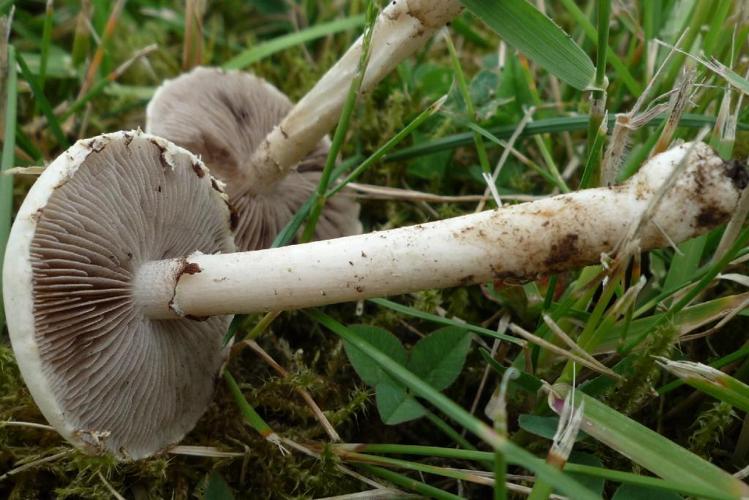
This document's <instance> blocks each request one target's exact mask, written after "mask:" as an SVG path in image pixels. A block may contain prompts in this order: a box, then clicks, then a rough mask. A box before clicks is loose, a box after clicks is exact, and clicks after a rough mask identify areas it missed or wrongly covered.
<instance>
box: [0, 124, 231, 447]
mask: <svg viewBox="0 0 749 500" xmlns="http://www.w3.org/2000/svg"><path fill="white" fill-rule="evenodd" d="M229 220H230V211H229V209H228V205H227V202H226V196H225V195H224V194H223V192H222V191H221V188H220V187H219V185H218V184H217V183H216V182H215V181H213V180H212V179H211V177H210V175H208V170H207V169H206V168H205V167H204V166H203V165H202V163H200V161H199V160H198V159H197V158H196V157H195V156H194V155H192V154H191V153H189V152H188V151H185V150H183V149H181V148H179V147H177V146H175V145H173V144H171V143H169V142H167V141H165V140H163V139H160V138H158V137H153V136H149V135H146V134H142V133H138V132H132V133H127V132H118V133H115V134H109V135H103V136H99V137H96V138H94V139H90V140H84V141H79V142H78V143H76V144H75V145H74V146H73V147H71V148H70V149H69V150H68V151H66V152H65V153H64V154H62V155H61V156H60V157H59V158H57V160H55V161H54V162H53V163H52V164H51V165H50V166H49V167H47V168H46V169H45V171H44V173H43V174H42V175H41V176H40V177H39V179H38V180H37V182H36V183H35V184H34V186H33V188H32V189H31V190H30V191H29V193H28V195H27V197H26V199H25V201H24V203H23V206H22V207H21V209H20V211H19V212H18V215H17V216H16V221H15V224H14V226H13V231H12V232H13V236H12V238H11V239H10V240H9V241H8V247H7V251H6V261H5V265H4V269H3V285H4V290H5V292H6V294H5V296H4V298H5V311H6V314H7V321H8V330H9V332H10V337H11V342H12V344H13V349H14V351H15V353H16V358H17V360H18V365H19V367H20V369H21V373H22V374H23V377H24V379H25V380H26V383H27V384H28V386H29V389H30V390H31V394H32V395H33V397H34V400H35V401H36V403H37V405H38V406H39V408H40V409H41V410H42V413H43V414H44V416H45V417H47V420H48V421H49V423H50V424H52V425H53V426H54V427H55V428H56V429H57V430H58V431H59V432H60V433H61V434H62V435H63V436H64V437H65V438H66V439H68V440H69V441H71V442H72V443H74V444H76V445H77V446H79V447H82V448H84V449H86V450H88V451H90V452H100V451H108V452H111V453H113V454H115V455H117V456H118V457H120V458H133V459H137V458H141V457H145V456H149V455H152V454H153V453H156V452H158V451H160V450H163V449H165V448H167V447H168V446H170V445H173V444H176V443H177V442H179V441H180V440H181V439H182V437H183V436H184V435H185V433H187V432H188V431H189V430H190V429H192V428H193V427H194V426H195V423H196V422H197V420H198V418H200V416H201V415H202V414H203V412H204V411H205V409H206V408H207V406H208V403H209V402H210V400H211V398H212V395H213V389H214V384H215V378H216V376H217V375H218V371H219V368H220V367H221V365H222V363H223V362H224V361H225V359H226V355H227V352H226V349H225V348H224V346H223V336H224V334H225V332H226V329H227V327H228V325H229V322H230V320H231V317H230V316H215V317H212V318H210V319H208V320H207V321H185V322H175V321H153V320H150V319H147V318H145V317H144V316H143V314H142V313H141V312H140V310H139V307H138V305H137V304H136V301H135V300H134V297H133V294H132V281H133V277H134V276H135V275H136V274H137V272H138V269H139V268H140V267H141V266H142V265H143V264H144V263H145V262H150V261H153V260H155V259H156V260H158V259H164V258H172V257H180V256H183V255H188V254H190V253H193V252H195V251H196V250H199V251H201V252H204V253H206V254H210V253H215V252H231V251H233V250H234V241H233V238H232V232H231V229H230V222H229ZM183 264H184V265H183V266H182V268H181V269H176V268H175V271H177V272H180V273H190V272H193V270H194V267H191V266H190V265H189V264H188V263H186V262H184V261H183Z"/></svg>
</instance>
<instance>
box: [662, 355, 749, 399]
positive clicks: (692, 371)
mask: <svg viewBox="0 0 749 500" xmlns="http://www.w3.org/2000/svg"><path fill="white" fill-rule="evenodd" d="M658 364H659V365H660V366H661V367H662V368H664V369H665V370H666V371H668V372H669V373H670V374H671V375H674V376H676V377H678V378H679V379H681V380H682V381H684V382H686V383H687V384H689V385H691V386H692V387H694V388H695V389H698V390H700V391H702V392H704V393H705V394H709V395H711V396H712V397H714V398H716V399H719V400H721V401H724V402H726V403H728V404H730V405H732V406H735V407H736V408H738V409H740V410H744V411H749V385H746V384H745V383H743V382H742V381H740V380H737V379H735V378H733V377H732V376H730V375H728V374H727V373H723V372H722V371H720V370H716V369H715V368H713V367H711V366H707V365H703V364H702V363H693V362H691V361H671V360H669V359H666V358H658Z"/></svg>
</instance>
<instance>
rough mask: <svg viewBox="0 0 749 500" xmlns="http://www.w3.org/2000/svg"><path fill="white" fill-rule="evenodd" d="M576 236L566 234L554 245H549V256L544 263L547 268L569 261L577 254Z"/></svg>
mask: <svg viewBox="0 0 749 500" xmlns="http://www.w3.org/2000/svg"><path fill="white" fill-rule="evenodd" d="M577 240H578V236H577V234H575V233H567V234H565V235H564V236H563V237H562V238H561V239H559V240H558V241H557V242H556V243H553V244H552V245H551V249H550V250H549V256H548V257H547V258H546V260H545V261H544V264H546V265H547V266H548V267H549V268H554V267H555V266H556V265H557V264H562V263H564V262H567V261H568V260H570V258H571V257H573V256H574V255H575V254H576V253H577Z"/></svg>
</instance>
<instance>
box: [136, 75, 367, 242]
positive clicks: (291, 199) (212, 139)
mask: <svg viewBox="0 0 749 500" xmlns="http://www.w3.org/2000/svg"><path fill="white" fill-rule="evenodd" d="M291 107H292V105H291V102H290V101H289V99H288V98H287V97H286V96H285V95H284V94H283V93H282V92H281V91H280V90H278V89H277V88H276V87H274V86H273V85H271V84H270V83H268V82H266V81H265V80H263V79H261V78H258V77H256V76H254V75H251V74H249V73H243V72H239V71H223V70H221V69H218V68H206V67H198V68H195V69H193V70H192V71H190V72H189V73H185V74H183V75H181V76H179V77H177V78H175V79H174V80H167V81H166V82H165V83H164V84H163V85H162V86H161V87H159V89H158V90H157V91H156V94H155V95H154V97H153V98H152V99H151V101H150V102H149V104H148V108H147V111H146V131H147V132H148V133H152V134H154V135H157V136H159V137H163V138H165V139H168V140H170V141H172V142H174V143H176V144H178V145H179V146H182V147H183V148H186V149H188V150H190V151H192V152H193V153H195V154H198V155H200V157H201V159H202V160H203V161H204V162H205V164H206V165H207V166H208V168H210V170H211V173H212V174H213V175H214V176H216V177H217V178H219V179H220V180H222V181H224V182H225V183H226V190H227V193H228V194H229V197H230V200H231V205H232V207H233V208H234V209H235V210H236V212H237V220H238V225H237V230H236V232H235V239H236V243H237V247H238V248H239V249H240V250H257V249H260V248H267V247H270V246H271V243H272V242H273V240H274V238H275V237H276V235H277V234H278V233H279V232H280V231H281V230H282V229H283V228H284V226H286V224H287V223H288V222H289V221H290V220H291V218H292V217H293V216H294V214H295V213H296V212H297V211H298V210H299V208H300V207H301V206H302V205H303V204H304V203H305V202H306V201H307V199H308V198H309V197H310V196H311V195H312V193H314V191H315V189H316V188H317V184H318V183H319V181H320V176H321V174H322V170H323V167H324V165H325V159H326V157H327V155H328V149H329V148H330V141H329V140H328V138H327V137H323V138H322V140H320V141H319V142H318V143H317V145H316V146H315V147H314V149H313V150H312V152H310V153H309V154H308V155H307V156H306V157H305V158H303V159H302V160H301V161H300V162H299V163H298V164H296V165H295V166H294V167H293V168H292V169H290V170H289V172H288V175H287V176H286V177H283V178H280V179H278V180H277V182H275V183H272V184H269V185H265V184H258V183H256V182H255V170H254V167H253V165H252V163H251V162H252V155H253V153H254V152H255V150H256V149H257V147H258V146H259V145H260V142H261V141H262V140H263V139H264V138H265V136H266V135H267V134H268V133H270V132H271V130H273V127H274V126H276V125H278V123H280V122H281V120H282V119H283V118H284V116H286V114H287V113H288V112H289V110H290V109H291ZM361 231H362V226H361V223H360V222H359V204H358V203H356V202H355V201H354V199H353V198H352V197H351V196H347V195H346V193H343V195H342V196H335V197H333V198H331V199H330V200H329V201H328V203H327V204H326V206H325V209H324V210H323V212H322V214H321V217H320V220H319V221H318V224H317V226H316V231H315V238H316V239H328V238H336V237H339V236H347V235H351V234H359V233H361Z"/></svg>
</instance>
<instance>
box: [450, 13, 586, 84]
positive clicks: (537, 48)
mask: <svg viewBox="0 0 749 500" xmlns="http://www.w3.org/2000/svg"><path fill="white" fill-rule="evenodd" d="M461 1H462V3H463V5H465V6H466V7H467V8H468V10H470V11H471V12H472V13H473V14H474V15H475V16H476V17H478V18H480V19H482V20H483V21H484V22H485V23H486V24H488V25H489V27H490V28H491V29H493V30H494V31H495V32H497V34H499V36H501V37H502V38H503V39H504V40H505V41H506V42H507V43H509V44H510V45H512V46H513V47H515V48H516V49H518V50H519V51H520V52H522V53H524V54H525V55H526V56H528V58H530V59H531V60H533V61H534V62H536V63H537V64H538V65H539V66H542V67H543V68H544V69H546V70H547V71H548V72H549V73H552V74H554V75H556V76H557V77H559V79H561V80H563V81H565V82H567V83H569V84H570V85H572V86H573V87H575V88H576V89H579V90H586V89H591V88H593V87H594V78H595V73H596V68H595V66H593V62H592V61H591V60H590V58H589V57H588V55H587V54H586V53H585V52H584V51H583V49H581V48H580V47H579V46H578V45H577V44H576V43H575V42H574V41H573V40H572V38H571V37H570V36H569V35H567V34H566V33H565V32H564V31H563V30H562V29H561V28H560V27H559V26H557V25H556V24H555V23H554V22H553V21H552V20H551V19H549V18H548V17H546V16H545V15H544V14H542V13H541V12H540V11H539V10H538V9H536V8H535V7H534V6H533V5H531V3H530V2H528V1H527V0H502V1H501V2H490V1H487V0H461Z"/></svg>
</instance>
